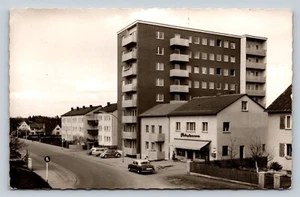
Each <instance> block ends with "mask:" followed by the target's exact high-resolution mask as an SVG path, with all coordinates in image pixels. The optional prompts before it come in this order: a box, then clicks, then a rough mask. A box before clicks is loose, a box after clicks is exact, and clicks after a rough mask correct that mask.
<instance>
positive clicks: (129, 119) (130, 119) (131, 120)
mask: <svg viewBox="0 0 300 197" xmlns="http://www.w3.org/2000/svg"><path fill="white" fill-rule="evenodd" d="M122 123H136V116H122Z"/></svg>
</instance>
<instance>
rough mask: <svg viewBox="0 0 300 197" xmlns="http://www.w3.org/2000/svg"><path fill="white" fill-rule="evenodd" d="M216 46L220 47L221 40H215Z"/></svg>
mask: <svg viewBox="0 0 300 197" xmlns="http://www.w3.org/2000/svg"><path fill="white" fill-rule="evenodd" d="M217 46H218V47H222V40H219V39H217Z"/></svg>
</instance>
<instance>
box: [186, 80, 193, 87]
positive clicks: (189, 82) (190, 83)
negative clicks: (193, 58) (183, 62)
mask: <svg viewBox="0 0 300 197" xmlns="http://www.w3.org/2000/svg"><path fill="white" fill-rule="evenodd" d="M187 82H188V84H189V88H191V87H192V81H191V80H188V81H187Z"/></svg>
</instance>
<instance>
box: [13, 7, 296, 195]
mask: <svg viewBox="0 0 300 197" xmlns="http://www.w3.org/2000/svg"><path fill="white" fill-rule="evenodd" d="M292 40H293V38H292V11H290V10H285V9H277V10H276V9H272V10H271V9H270V10H267V9H265V10H264V9H157V8H151V9H30V8H27V9H25V8H24V9H21V8H18V9H11V10H10V48H9V49H10V62H9V64H10V73H9V74H10V131H9V132H10V160H9V162H10V188H11V189H195V190H202V189H288V188H291V177H292V125H293V124H292V122H293V121H292V120H293V118H292V99H293V97H292V50H293V49H292Z"/></svg>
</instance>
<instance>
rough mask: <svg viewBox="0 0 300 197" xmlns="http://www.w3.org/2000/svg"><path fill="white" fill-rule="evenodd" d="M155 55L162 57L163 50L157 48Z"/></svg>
mask: <svg viewBox="0 0 300 197" xmlns="http://www.w3.org/2000/svg"><path fill="white" fill-rule="evenodd" d="M156 54H157V55H163V54H164V48H161V47H157V50H156Z"/></svg>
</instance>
